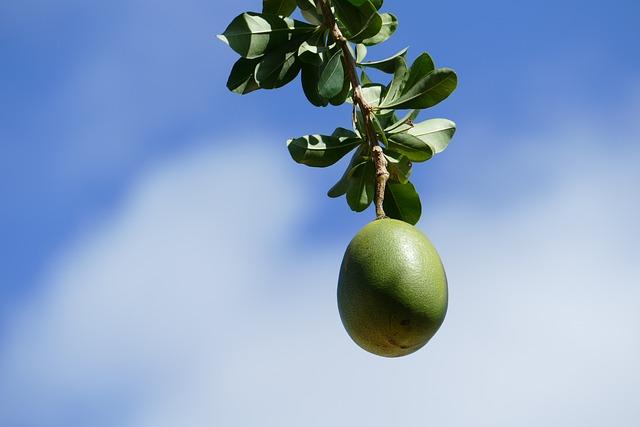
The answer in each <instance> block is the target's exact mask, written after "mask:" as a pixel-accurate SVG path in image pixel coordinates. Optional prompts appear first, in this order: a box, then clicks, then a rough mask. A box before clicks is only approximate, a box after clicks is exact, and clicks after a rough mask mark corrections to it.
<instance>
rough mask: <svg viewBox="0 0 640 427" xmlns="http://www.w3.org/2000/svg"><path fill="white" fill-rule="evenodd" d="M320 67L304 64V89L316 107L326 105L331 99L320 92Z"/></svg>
mask: <svg viewBox="0 0 640 427" xmlns="http://www.w3.org/2000/svg"><path fill="white" fill-rule="evenodd" d="M320 71H321V69H320V67H317V66H315V65H312V64H308V63H307V64H305V63H303V64H302V90H303V91H304V94H305V96H306V97H307V99H308V100H309V102H310V103H311V104H313V105H315V106H316V107H326V106H327V105H328V104H329V100H328V99H327V98H325V97H323V96H322V95H320V93H319V92H318V81H319V80H320Z"/></svg>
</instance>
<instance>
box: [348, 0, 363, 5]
mask: <svg viewBox="0 0 640 427" xmlns="http://www.w3.org/2000/svg"><path fill="white" fill-rule="evenodd" d="M347 1H348V2H349V3H351V4H352V5H354V6H362V4H363V3H364V2H366V1H367V0H347Z"/></svg>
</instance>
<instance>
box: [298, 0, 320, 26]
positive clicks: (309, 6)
mask: <svg viewBox="0 0 640 427" xmlns="http://www.w3.org/2000/svg"><path fill="white" fill-rule="evenodd" d="M296 3H297V4H298V7H299V8H300V13H302V16H303V17H304V19H306V20H307V21H309V22H310V23H312V24H314V25H322V13H321V11H320V10H319V8H318V7H317V6H316V5H315V4H314V3H313V1H312V0H296Z"/></svg>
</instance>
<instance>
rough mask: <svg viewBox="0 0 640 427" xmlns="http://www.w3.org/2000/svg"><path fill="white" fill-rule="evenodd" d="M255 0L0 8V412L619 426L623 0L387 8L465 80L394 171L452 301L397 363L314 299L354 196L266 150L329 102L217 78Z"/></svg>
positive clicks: (631, 327) (335, 113)
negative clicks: (370, 350) (343, 195)
mask: <svg viewBox="0 0 640 427" xmlns="http://www.w3.org/2000/svg"><path fill="white" fill-rule="evenodd" d="M259 8H260V4H259V2H258V1H257V0H251V1H234V2H231V1H225V2H222V1H219V2H202V1H195V0H189V1H183V2H180V3H179V4H178V3H170V2H164V1H155V2H151V1H142V0H134V1H126V2H125V1H113V2H108V3H104V2H102V3H98V2H80V1H77V0H66V1H59V2H55V4H54V3H52V2H43V1H37V0H26V1H12V0H10V1H8V2H7V1H5V2H3V3H2V5H0V41H1V43H0V52H1V53H2V58H3V59H2V67H0V81H2V82H3V99H4V100H5V102H3V103H1V104H0V200H1V203H0V378H3V381H1V383H2V385H0V397H2V398H0V402H3V403H0V421H3V419H4V420H6V422H0V424H2V425H5V424H6V425H15V426H19V427H22V426H25V427H26V426H75V425H87V426H103V425H104V426H111V425H114V426H115V425H118V426H122V425H131V426H146V425H149V426H158V425H167V426H174V425H175V426H178V425H194V426H198V425H221V426H226V425H229V426H231V425H300V424H305V425H309V424H310V425H315V424H314V423H317V424H318V425H327V424H329V423H331V424H341V420H351V421H353V422H355V420H366V421H368V423H369V424H370V425H382V424H383V423H384V422H387V423H388V422H404V423H405V424H408V425H423V424H425V423H427V422H430V421H432V422H433V423H439V424H447V425H455V426H457V425H460V426H462V425H469V424H470V422H474V423H475V424H479V425H491V426H502V425H505V426H506V425H514V424H515V425H529V424H527V423H531V425H539V424H563V425H567V426H571V425H576V426H577V425H580V426H585V425H594V426H595V425H603V424H607V423H611V422H612V421H611V418H610V417H611V416H612V415H611V414H616V415H615V416H616V417H618V419H616V420H615V421H616V422H615V425H617V426H627V425H628V426H631V425H635V423H634V420H637V419H638V418H639V417H640V413H638V409H637V408H639V407H640V402H638V398H637V393H634V390H635V388H637V384H638V383H640V371H639V370H638V368H637V366H636V361H637V359H638V356H639V355H640V343H639V342H638V337H639V336H640V330H639V326H638V325H640V319H639V318H638V314H637V307H638V302H639V301H640V294H639V292H638V290H637V278H638V273H640V271H639V270H638V266H637V247H638V246H637V245H638V242H639V241H640V235H639V230H638V226H637V224H636V218H637V213H638V210H639V208H640V200H639V197H638V192H637V183H638V182H640V179H639V178H640V172H638V169H639V168H638V167H637V165H638V161H639V160H640V146H638V141H639V138H640V128H639V127H638V122H637V117H638V116H639V114H640V55H638V53H637V46H636V40H638V39H639V38H640V37H639V36H640V34H639V33H640V30H639V29H638V27H637V17H638V16H640V6H638V4H637V3H636V2H631V1H614V2H613V3H610V4H608V5H607V6H604V5H603V4H602V3H597V2H577V1H560V2H542V3H541V2H538V3H536V4H533V3H532V4H514V3H513V2H506V1H488V2H483V3H478V2H465V1H463V2H455V3H453V2H448V3H443V2H440V3H437V2H433V3H431V2H425V3H424V4H423V3H422V2H420V4H419V5H416V3H415V2H393V1H391V0H388V1H387V2H386V8H387V10H390V11H393V12H394V13H396V14H397V15H398V17H399V19H400V23H401V26H400V30H399V31H398V33H397V34H396V35H395V36H394V38H393V39H392V40H391V41H390V42H389V43H388V44H386V45H384V46H381V47H380V48H378V49H375V48H374V49H371V50H370V53H369V55H370V56H371V57H376V56H379V57H384V56H385V55H386V54H389V53H392V52H394V51H397V50H399V49H400V48H402V47H404V46H405V45H410V46H411V50H410V55H411V56H415V55H417V54H418V53H419V52H420V51H422V50H426V51H428V52H429V53H430V54H431V55H432V56H433V57H434V58H435V60H436V62H437V63H438V64H439V65H443V66H450V67H452V68H455V69H456V71H457V72H458V74H459V76H460V86H459V89H458V90H457V92H456V93H455V94H454V95H453V96H452V97H451V98H450V99H448V100H447V101H446V102H445V103H443V104H442V105H440V106H438V107H437V108H435V109H433V110H432V111H429V112H428V114H429V115H434V116H443V117H448V118H451V119H453V120H455V121H456V122H457V123H458V127H459V131H458V133H457V134H456V137H455V140H454V142H453V143H452V145H451V146H450V147H449V148H448V149H447V151H446V152H445V153H443V154H442V155H441V156H439V157H438V158H436V159H434V160H433V161H431V162H429V163H427V164H425V165H422V166H421V167H418V168H417V169H416V172H415V183H416V186H417V187H418V190H419V191H420V193H421V195H422V199H423V204H424V207H425V212H424V218H423V221H422V222H421V223H420V228H421V229H423V230H424V231H425V232H426V233H427V234H429V236H430V237H431V238H432V240H433V241H434V243H435V244H436V246H437V247H438V249H439V250H440V252H441V255H442V257H443V260H444V262H445V265H446V266H447V271H448V274H449V277H450V286H451V292H452V306H451V310H450V313H449V317H448V319H447V323H445V326H444V327H443V330H442V331H441V332H440V333H439V334H438V336H437V339H435V340H434V342H433V343H432V344H430V345H429V346H428V347H426V348H425V349H424V350H422V351H421V352H419V353H417V354H416V355H415V356H412V357H411V358H407V359H403V360H402V361H400V362H399V363H397V362H395V363H393V362H392V363H389V361H384V360H378V359H375V358H372V357H369V356H368V355H366V354H363V353H362V352H361V351H360V350H359V349H358V348H356V347H355V346H354V345H352V344H351V343H350V342H349V341H348V339H347V338H346V336H345V334H344V332H343V331H342V329H341V326H340V324H339V319H338V318H337V313H336V311H335V301H334V299H335V295H334V294H335V276H336V272H337V266H338V265H339V261H340V258H341V256H342V251H343V250H344V247H345V246H346V244H347V243H348V241H349V240H350V238H351V236H352V235H353V234H355V232H356V231H357V230H358V229H359V228H360V227H361V226H362V225H364V224H365V223H366V221H368V220H369V218H370V217H372V215H373V214H372V212H368V213H367V214H362V215H355V214H353V213H351V212H350V211H349V210H348V208H347V206H346V204H345V203H344V202H343V201H342V200H339V201H335V200H330V199H328V198H326V197H325V196H324V194H325V192H326V189H327V188H329V187H330V186H331V185H332V184H333V182H334V181H335V179H336V177H337V176H339V175H340V174H341V170H340V168H334V169H328V170H311V169H306V168H303V167H302V166H299V165H297V164H295V163H293V162H292V161H291V160H290V159H289V158H288V153H287V151H286V148H285V145H284V141H285V140H286V139H287V138H289V137H292V136H299V135H303V134H307V133H315V132H328V131H331V130H332V128H333V127H334V126H336V125H339V124H341V125H343V126H347V125H348V123H349V111H348V108H346V107H345V108H327V109H316V108H313V107H311V106H310V105H309V104H308V103H307V102H306V100H305V99H304V97H303V96H302V94H301V91H300V88H299V83H298V82H296V83H294V84H292V85H290V86H288V87H286V88H284V89H282V90H279V91H278V92H263V93H255V94H251V95H249V96H246V97H239V96H237V95H233V94H231V93H229V92H227V90H226V88H225V86H224V84H225V82H226V77H227V74H228V72H229V70H230V67H231V64H232V63H233V61H234V60H235V54H234V53H233V52H231V51H230V50H229V49H228V48H227V47H226V46H225V45H223V44H222V43H220V42H219V41H217V40H216V39H215V34H217V33H219V32H221V31H222V30H223V29H224V28H225V26H226V25H227V23H228V22H229V21H230V20H231V19H232V18H233V17H234V16H236V15H237V14H239V13H241V12H243V11H245V10H258V9H259ZM425 117H426V115H425ZM212 325H216V327H213V326H212ZM221 325H222V326H221ZM220 326H221V327H220ZM374 373H375V375H378V377H377V378H379V380H378V381H376V380H375V378H376V377H375V376H374ZM389 390H394V391H395V390H400V391H406V393H407V395H408V396H410V397H408V398H403V397H402V393H400V392H398V393H393V394H394V396H395V397H393V398H389V397H388V394H389ZM5 402H6V403H5ZM403 405H405V406H403ZM383 406H384V407H391V408H392V409H390V410H388V411H380V412H378V411H379V409H377V408H381V407H383ZM371 407H374V408H376V410H374V411H371V409H370V408H371ZM34 408H35V409H34ZM425 409H427V411H425ZM318 411H320V412H322V414H321V415H318ZM323 411H324V412H323ZM420 417H422V418H420ZM472 420H473V421H472ZM287 423H289V424H287Z"/></svg>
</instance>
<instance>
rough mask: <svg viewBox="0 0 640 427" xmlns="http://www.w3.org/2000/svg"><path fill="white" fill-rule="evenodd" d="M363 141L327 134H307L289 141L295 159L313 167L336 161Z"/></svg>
mask: <svg viewBox="0 0 640 427" xmlns="http://www.w3.org/2000/svg"><path fill="white" fill-rule="evenodd" d="M361 143H362V140H360V139H359V138H344V137H337V136H327V135H306V136H303V137H301V138H295V139H290V140H288V141H287V147H288V148H289V154H291V157H292V158H293V160H294V161H296V162H297V163H301V164H303V165H307V166H312V167H326V166H331V165H332V164H334V163H336V162H337V161H338V160H340V159H341V158H342V157H344V155H345V154H347V153H348V152H349V151H351V150H353V149H354V148H355V147H356V146H358V145H359V144H361Z"/></svg>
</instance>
